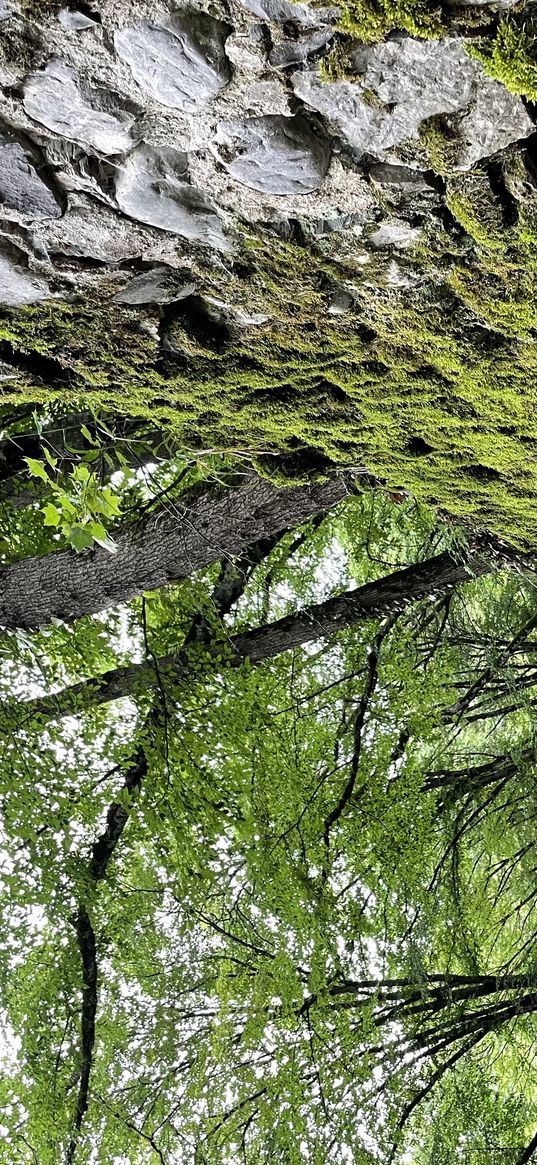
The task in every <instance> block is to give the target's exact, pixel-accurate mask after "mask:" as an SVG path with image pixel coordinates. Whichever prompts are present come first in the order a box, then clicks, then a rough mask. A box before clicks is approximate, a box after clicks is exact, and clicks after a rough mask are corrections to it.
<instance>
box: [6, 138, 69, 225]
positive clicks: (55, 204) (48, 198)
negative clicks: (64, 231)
mask: <svg viewBox="0 0 537 1165" xmlns="http://www.w3.org/2000/svg"><path fill="white" fill-rule="evenodd" d="M36 163H37V150H35V149H32V148H31V147H30V146H29V145H23V144H22V143H21V142H20V141H19V140H18V139H17V138H16V137H15V135H14V134H13V133H12V132H11V131H10V130H9V129H8V128H7V127H3V126H0V215H2V216H7V217H9V216H10V214H12V213H13V212H15V213H16V214H21V215H24V216H25V217H27V218H31V219H50V218H60V217H61V213H62V208H61V205H60V202H59V199H57V198H56V197H55V195H54V193H53V191H52V190H51V188H50V187H49V186H48V185H47V184H46V183H45V182H44V181H43V179H42V178H41V177H40V176H39V173H38V171H37V169H36Z"/></svg>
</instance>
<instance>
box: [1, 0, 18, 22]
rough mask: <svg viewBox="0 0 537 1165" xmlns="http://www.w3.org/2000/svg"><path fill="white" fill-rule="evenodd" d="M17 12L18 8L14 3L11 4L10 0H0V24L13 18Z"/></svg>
mask: <svg viewBox="0 0 537 1165" xmlns="http://www.w3.org/2000/svg"><path fill="white" fill-rule="evenodd" d="M16 12H17V8H16V7H15V5H14V4H9V3H8V0H0V24H2V22H3V21H4V20H11V17H12V16H14V15H15V13H16Z"/></svg>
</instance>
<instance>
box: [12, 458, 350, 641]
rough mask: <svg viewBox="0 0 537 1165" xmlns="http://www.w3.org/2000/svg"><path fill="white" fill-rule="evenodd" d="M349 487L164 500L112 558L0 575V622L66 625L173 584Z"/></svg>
mask: <svg viewBox="0 0 537 1165" xmlns="http://www.w3.org/2000/svg"><path fill="white" fill-rule="evenodd" d="M350 489H351V485H350V479H349V477H348V476H345V475H341V476H338V477H335V478H334V479H332V480H331V481H328V482H325V483H323V484H319V483H315V484H313V485H303V486H299V487H294V488H292V487H281V486H277V485H274V484H273V482H271V481H266V480H264V479H263V478H259V477H256V476H255V475H253V474H252V475H249V476H248V477H247V478H246V480H245V483H244V485H242V486H240V487H239V488H237V489H228V490H218V491H217V490H216V489H214V488H209V489H207V491H206V492H205V493H204V494H202V495H201V496H200V497H198V498H197V499H196V500H192V501H191V504H190V505H188V504H187V499H186V498H185V499H183V501H181V500H176V501H173V500H168V501H167V502H166V504H162V505H161V506H160V507H159V508H158V510H156V511H155V512H154V513H153V514H151V516H149V517H146V518H145V520H144V521H143V523H142V522H141V521H140V519H138V521H134V522H133V523H132V524H130V525H129V526H125V527H124V528H123V529H122V530H120V532H119V533H118V535H117V536H115V541H116V543H117V547H118V550H117V553H116V554H113V555H112V554H110V553H109V552H108V551H107V550H104V549H101V548H100V547H97V548H96V549H95V550H92V551H88V552H84V553H82V554H76V553H75V552H74V551H73V550H60V551H57V552H54V553H52V554H47V555H44V556H43V557H39V558H26V559H23V560H21V561H20V562H15V563H13V564H12V565H11V566H6V567H5V568H4V569H3V570H2V571H1V572H0V625H2V626H3V627H4V628H6V629H8V630H11V629H13V628H15V627H25V628H28V629H35V628H37V627H42V626H44V625H46V624H47V623H50V621H51V620H52V619H53V618H59V619H64V620H66V621H71V620H74V619H79V618H81V616H82V615H89V614H95V613H96V612H97V611H102V610H104V609H105V608H107V607H112V606H114V605H115V604H116V603H126V602H128V601H129V600H130V599H133V598H135V596H137V595H141V594H143V593H144V592H145V591H154V590H156V589H157V588H158V587H162V586H167V585H168V584H169V583H173V582H178V581H180V580H181V579H183V578H186V577H188V576H189V575H191V574H194V572H195V571H197V570H202V569H203V568H204V567H206V566H209V564H210V563H213V562H216V561H217V560H218V559H220V558H222V557H235V556H237V555H239V554H240V553H241V551H242V550H243V549H244V547H246V546H248V545H249V544H250V543H252V542H257V541H258V540H259V539H261V538H270V537H272V536H273V535H275V534H277V533H279V532H280V531H282V530H286V529H292V528H293V527H294V526H298V525H300V523H301V522H304V521H306V519H308V518H310V517H312V516H313V515H314V514H317V513H319V512H320V511H325V510H329V509H331V508H332V506H335V505H336V504H337V503H338V502H340V501H341V500H342V499H343V498H344V497H345V496H346V495H347V494H348V493H349V492H350Z"/></svg>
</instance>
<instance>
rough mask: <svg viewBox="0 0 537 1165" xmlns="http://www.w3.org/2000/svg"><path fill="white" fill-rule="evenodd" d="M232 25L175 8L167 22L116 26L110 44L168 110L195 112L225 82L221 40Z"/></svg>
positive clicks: (226, 67) (227, 74) (226, 71)
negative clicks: (120, 27) (162, 24)
mask: <svg viewBox="0 0 537 1165" xmlns="http://www.w3.org/2000/svg"><path fill="white" fill-rule="evenodd" d="M231 31H232V30H231V27H230V26H229V25H227V24H224V23H223V21H221V20H215V19H214V18H213V17H211V16H208V15H207V14H206V13H204V12H189V11H184V12H180V13H179V12H177V13H175V14H174V16H173V18H172V19H171V21H170V24H169V26H168V27H163V26H160V25H156V24H149V23H145V22H144V23H141V24H137V25H135V26H134V27H131V28H122V29H119V30H118V31H117V32H116V33H115V35H114V44H115V48H116V52H117V54H118V56H119V57H121V59H122V60H123V61H125V62H126V64H127V65H128V66H129V68H130V70H131V72H132V75H133V77H134V79H135V80H136V81H137V82H138V84H139V85H140V86H141V87H142V89H145V90H146V92H147V93H149V94H150V95H151V97H153V98H154V99H155V101H159V102H160V103H161V105H167V106H169V107H170V108H171V109H179V110H181V112H182V113H196V112H197V111H198V110H199V109H202V108H203V106H204V105H206V104H207V102H209V101H211V100H212V99H213V98H214V97H216V96H217V94H218V93H219V92H220V90H221V89H222V88H223V87H224V86H225V85H227V84H228V82H229V80H230V76H231V72H230V68H229V63H228V61H227V58H226V55H225V53H224V42H225V39H226V37H227V36H228V35H229V33H230V32H231Z"/></svg>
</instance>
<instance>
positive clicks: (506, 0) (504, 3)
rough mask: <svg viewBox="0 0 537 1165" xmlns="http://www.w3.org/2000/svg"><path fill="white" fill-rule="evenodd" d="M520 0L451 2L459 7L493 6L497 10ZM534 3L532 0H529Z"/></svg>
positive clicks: (454, 0) (462, 0)
mask: <svg viewBox="0 0 537 1165" xmlns="http://www.w3.org/2000/svg"><path fill="white" fill-rule="evenodd" d="M519 2H520V0H451V3H452V4H454V5H457V7H458V8H486V7H489V6H490V7H491V8H493V9H496V10H498V9H499V10H502V9H506V8H514V6H515V4H518V3H519ZM529 3H530V4H531V3H532V0H529Z"/></svg>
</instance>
